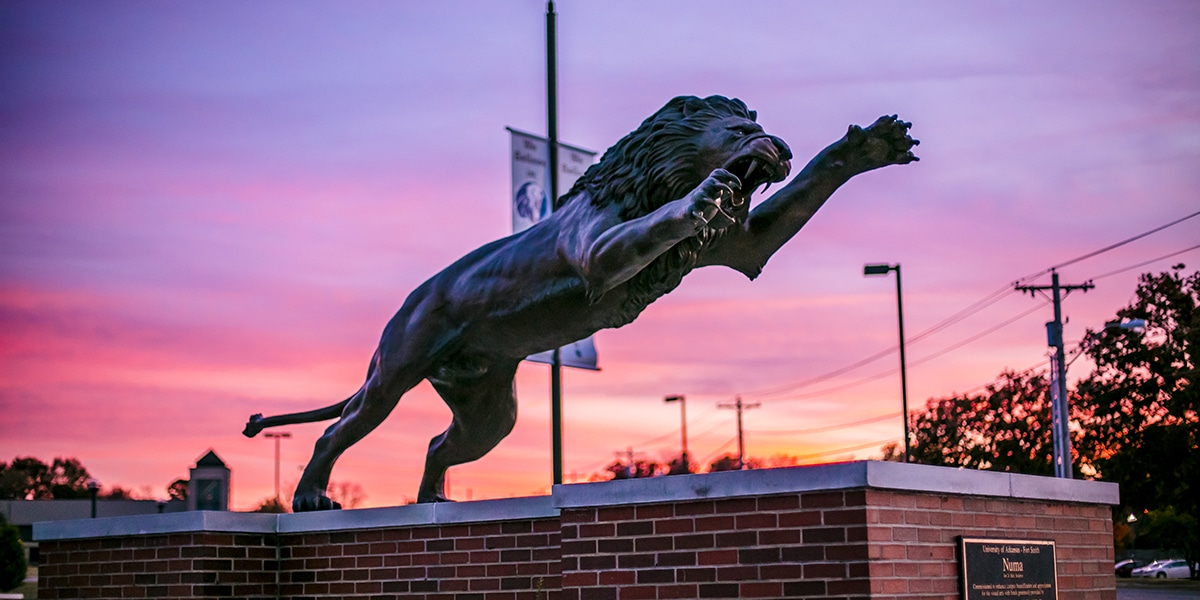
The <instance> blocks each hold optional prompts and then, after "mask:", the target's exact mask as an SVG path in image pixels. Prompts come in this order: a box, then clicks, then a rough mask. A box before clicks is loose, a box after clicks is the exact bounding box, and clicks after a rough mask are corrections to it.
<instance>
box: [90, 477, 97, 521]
mask: <svg viewBox="0 0 1200 600" xmlns="http://www.w3.org/2000/svg"><path fill="white" fill-rule="evenodd" d="M87 489H88V493H89V494H91V495H92V518H93V519H95V518H96V494H98V493H100V482H99V481H96V480H95V479H89V480H88V482H87Z"/></svg>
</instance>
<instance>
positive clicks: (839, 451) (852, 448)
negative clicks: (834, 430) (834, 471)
mask: <svg viewBox="0 0 1200 600" xmlns="http://www.w3.org/2000/svg"><path fill="white" fill-rule="evenodd" d="M895 440H896V438H894V437H890V438H888V439H886V440H879V441H877V442H868V443H866V444H857V445H854V446H846V447H844V448H835V449H833V450H825V451H823V452H813V453H811V454H802V455H800V456H796V457H794V458H795V459H796V460H808V459H810V458H820V457H823V456H829V455H831V454H842V453H843V452H853V451H855V450H862V449H864V448H870V447H872V446H881V445H883V444H886V443H888V442H893V441H895Z"/></svg>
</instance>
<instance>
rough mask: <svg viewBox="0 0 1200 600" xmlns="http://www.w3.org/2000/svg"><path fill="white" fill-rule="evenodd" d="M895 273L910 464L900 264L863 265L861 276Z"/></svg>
mask: <svg viewBox="0 0 1200 600" xmlns="http://www.w3.org/2000/svg"><path fill="white" fill-rule="evenodd" d="M891 271H895V272H896V314H897V316H898V318H899V320H900V405H901V409H902V411H903V413H904V414H903V418H904V462H911V452H910V451H909V445H908V373H907V362H906V361H905V360H904V300H903V294H902V293H901V291H900V263H896V264H894V265H889V264H886V263H884V264H871V265H863V276H864V277H869V276H872V275H887V274H888V273H890V272H891Z"/></svg>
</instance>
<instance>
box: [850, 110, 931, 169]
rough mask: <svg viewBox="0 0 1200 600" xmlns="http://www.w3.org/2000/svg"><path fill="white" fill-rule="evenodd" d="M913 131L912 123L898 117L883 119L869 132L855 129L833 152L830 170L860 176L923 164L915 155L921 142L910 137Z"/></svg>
mask: <svg viewBox="0 0 1200 600" xmlns="http://www.w3.org/2000/svg"><path fill="white" fill-rule="evenodd" d="M910 127H912V123H906V122H904V121H901V120H900V119H898V118H897V117H896V115H891V116H883V117H879V118H878V119H876V120H875V122H874V123H872V124H871V125H870V126H868V127H867V128H866V129H864V128H862V127H859V126H858V125H851V126H850V128H849V129H848V130H847V131H846V137H844V138H842V140H841V141H840V143H837V144H834V145H833V146H831V147H830V148H829V155H828V157H827V158H828V159H829V160H831V161H832V163H831V164H830V166H831V167H833V168H840V169H846V170H847V171H848V175H857V174H859V173H863V172H866V171H870V170H872V169H878V168H880V167H886V166H888V165H903V164H908V163H910V162H915V161H918V160H921V159H920V158H917V156H916V155H915V154H913V152H912V148H913V146H916V145H918V144H920V143H921V141H920V140H915V139H913V138H912V137H911V136H909V135H908V130H909V128H910Z"/></svg>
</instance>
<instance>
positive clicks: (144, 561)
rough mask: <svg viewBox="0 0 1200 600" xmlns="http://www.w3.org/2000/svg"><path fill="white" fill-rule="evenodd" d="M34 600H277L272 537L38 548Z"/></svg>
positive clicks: (154, 538)
mask: <svg viewBox="0 0 1200 600" xmlns="http://www.w3.org/2000/svg"><path fill="white" fill-rule="evenodd" d="M40 549H41V556H42V563H41V566H40V567H39V569H38V598H87V599H97V600H99V599H104V598H169V597H173V598H229V597H231V596H237V597H241V598H275V597H276V595H275V576H276V571H277V563H276V560H275V552H276V545H275V536H274V535H262V534H232V533H175V534H170V535H149V536H134V537H112V538H99V539H95V538H94V539H84V540H66V541H45V542H41V543H40Z"/></svg>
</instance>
